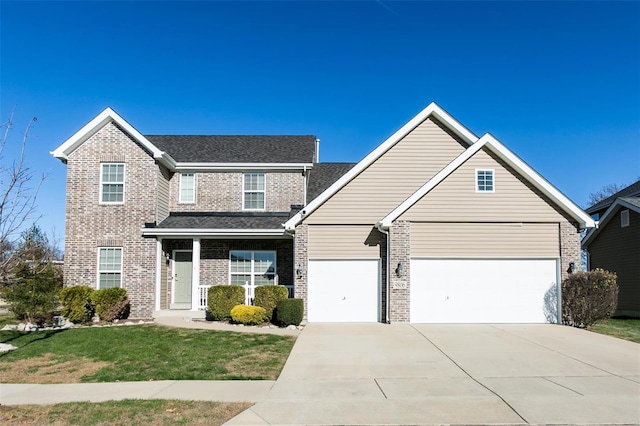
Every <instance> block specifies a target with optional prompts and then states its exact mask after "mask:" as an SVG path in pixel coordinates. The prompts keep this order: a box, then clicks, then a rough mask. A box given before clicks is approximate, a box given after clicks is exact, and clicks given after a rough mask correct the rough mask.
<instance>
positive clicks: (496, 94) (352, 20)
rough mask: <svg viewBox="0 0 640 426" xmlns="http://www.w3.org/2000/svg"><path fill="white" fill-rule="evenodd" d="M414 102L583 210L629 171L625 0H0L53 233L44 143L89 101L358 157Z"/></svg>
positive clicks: (60, 189)
mask: <svg viewBox="0 0 640 426" xmlns="http://www.w3.org/2000/svg"><path fill="white" fill-rule="evenodd" d="M431 101H435V102H437V103H438V104H439V105H440V106H442V107H443V108H444V109H445V110H447V111H448V112H449V113H450V114H452V115H453V116H454V117H456V118H457V119H458V120H460V121H461V122H462V123H463V124H464V125H466V126H467V127H468V128H469V129H471V130H472V131H473V132H474V133H476V134H477V135H479V136H480V135H482V134H484V133H485V132H490V133H492V134H493V135H494V136H496V137H497V138H498V139H499V140H500V141H501V142H503V143H504V144H505V145H506V146H507V147H509V148H510V149H512V150H513V151H514V152H515V153H516V154H518V155H519V156H520V157H522V158H523V159H524V160H525V161H526V162H527V163H529V165H531V166H532V167H533V168H534V169H536V170H537V171H538V172H539V173H541V174H542V175H543V176H545V177H546V178H547V179H548V180H549V181H550V182H551V183H553V184H554V185H555V186H557V187H558V188H559V189H560V190H561V191H563V192H564V193H565V194H566V195H568V196H569V197H570V198H571V199H573V200H574V201H575V202H576V203H577V204H579V205H581V206H585V204H586V203H587V200H588V195H589V193H591V192H593V191H595V190H597V189H599V188H600V187H601V186H603V185H605V184H609V183H618V184H620V183H631V182H632V181H635V180H636V179H638V178H639V177H640V2H576V1H568V2H520V1H518V2H482V1H474V2H396V1H384V2H382V1H353V2H337V1H333V2H308V1H305V2H290V1H289V2H268V1H261V2H217V1H196V2H170V1H166V2H153V1H143V2H121V1H113V2H98V1H87V2H55V1H49V2H29V1H23V2H10V1H1V2H0V118H2V121H5V120H6V119H7V118H8V117H9V115H10V113H11V110H12V109H13V108H15V111H16V130H21V129H22V128H24V125H26V123H27V122H28V120H29V118H30V117H32V116H37V117H38V121H37V125H36V126H35V127H34V128H33V129H32V131H31V135H30V138H29V152H28V160H29V162H30V165H31V167H32V168H33V169H34V170H36V171H37V172H38V173H41V172H46V171H50V175H49V178H48V179H47V180H46V182H45V184H44V188H43V192H42V193H41V195H40V198H39V202H38V205H39V211H40V212H41V213H42V215H43V217H42V219H41V221H40V224H41V226H42V227H43V228H44V229H45V230H46V231H48V232H50V231H51V230H52V229H54V228H55V230H56V233H57V234H59V235H61V234H63V229H64V228H63V224H64V197H65V172H66V171H65V166H64V165H63V164H62V163H60V162H59V161H58V160H55V159H54V158H53V157H51V156H50V155H49V151H51V150H53V149H54V148H56V147H57V146H58V145H59V144H60V143H62V142H63V141H64V140H65V139H67V138H68V137H69V136H71V135H72V134H73V133H74V132H75V131H77V130H78V129H79V128H80V127H82V126H83V125H84V124H86V123H87V122H88V121H89V120H90V119H91V118H93V117H94V116H95V115H97V114H98V113H99V112H100V111H102V110H103V109H104V108H105V107H106V106H111V107H112V108H114V109H115V110H116V111H117V112H118V113H119V114H120V115H122V116H123V117H124V118H125V119H126V120H127V121H129V123H131V124H132V125H133V126H134V127H136V128H137V129H138V130H139V131H140V132H142V133H143V134H314V135H316V136H317V137H319V138H320V139H321V140H322V143H321V159H322V160H323V161H358V160H360V159H361V158H362V157H364V156H365V155H366V154H367V153H368V152H369V151H371V150H372V149H374V148H375V147H376V146H377V145H378V144H379V143H380V142H382V141H383V140H384V139H385V138H386V137H387V136H389V135H390V134H391V133H393V132H394V131H395V130H397V129H398V128H399V127H400V126H402V125H403V124H404V123H405V122H406V121H408V120H409V119H411V118H412V117H413V116H414V115H415V114H416V113H418V112H419V111H420V110H421V109H422V108H424V107H425V106H426V105H428V104H429V103H430V102H431ZM13 136H14V137H13V138H12V140H13V141H17V140H18V138H17V137H18V136H19V134H18V132H17V131H16V132H14V135H13ZM9 154H11V153H9ZM7 160H8V158H5V159H3V160H2V161H7Z"/></svg>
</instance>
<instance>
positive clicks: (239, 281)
mask: <svg viewBox="0 0 640 426" xmlns="http://www.w3.org/2000/svg"><path fill="white" fill-rule="evenodd" d="M250 282H251V275H231V284H235V285H245V283H250Z"/></svg>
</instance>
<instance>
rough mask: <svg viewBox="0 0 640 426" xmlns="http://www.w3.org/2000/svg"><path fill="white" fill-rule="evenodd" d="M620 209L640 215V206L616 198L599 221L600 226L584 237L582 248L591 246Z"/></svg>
mask: <svg viewBox="0 0 640 426" xmlns="http://www.w3.org/2000/svg"><path fill="white" fill-rule="evenodd" d="M618 207H626V208H628V209H631V210H633V211H635V212H637V213H640V208H639V207H638V206H636V205H634V204H631V203H628V202H626V201H625V200H622V199H620V198H616V199H615V201H614V202H613V203H611V205H610V206H609V208H608V209H607V211H605V212H604V213H603V214H602V217H601V218H600V220H599V221H598V226H597V227H594V229H592V230H591V231H589V233H588V234H587V235H586V236H585V237H584V239H583V240H582V243H581V245H582V247H584V248H586V247H587V246H588V245H589V244H591V242H592V241H593V239H594V238H595V237H596V235H598V234H599V233H600V230H601V229H602V228H604V227H605V226H606V225H607V224H608V223H609V222H610V221H611V219H612V218H613V215H614V214H615V213H616V212H617V210H618Z"/></svg>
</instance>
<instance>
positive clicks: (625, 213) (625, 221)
mask: <svg viewBox="0 0 640 426" xmlns="http://www.w3.org/2000/svg"><path fill="white" fill-rule="evenodd" d="M627 226H629V210H622V211H621V212H620V227H621V228H626V227H627Z"/></svg>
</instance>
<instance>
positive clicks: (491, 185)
mask: <svg viewBox="0 0 640 426" xmlns="http://www.w3.org/2000/svg"><path fill="white" fill-rule="evenodd" d="M493 176H494V171H493V170H476V192H493V191H494V190H495V182H494V179H493Z"/></svg>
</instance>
